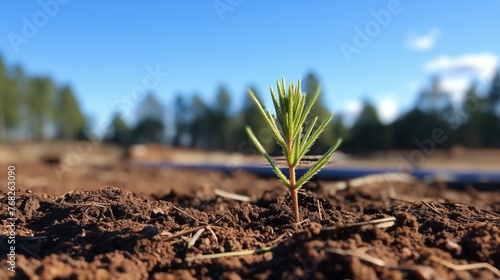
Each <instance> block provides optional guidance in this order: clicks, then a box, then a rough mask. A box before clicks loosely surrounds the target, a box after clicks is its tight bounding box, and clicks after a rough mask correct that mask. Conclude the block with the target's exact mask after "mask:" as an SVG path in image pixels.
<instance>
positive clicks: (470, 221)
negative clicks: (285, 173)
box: [0, 176, 500, 279]
mask: <svg viewBox="0 0 500 280" xmlns="http://www.w3.org/2000/svg"><path fill="white" fill-rule="evenodd" d="M243 177H244V176H243ZM229 178H231V177H229ZM244 178H246V179H249V178H253V177H244ZM238 180H239V179H237V178H234V181H233V183H237V182H238ZM269 185H270V186H272V187H273V188H274V187H275V182H274V181H270V182H269ZM326 185H327V184H323V183H321V182H319V183H311V184H309V185H308V188H309V190H307V191H304V192H302V193H301V194H300V196H299V200H300V205H301V216H302V217H304V219H305V220H304V222H303V223H302V224H301V227H300V228H299V229H295V227H294V225H293V222H294V217H293V215H292V214H291V213H292V211H291V205H290V203H289V201H290V199H288V197H283V196H282V193H283V192H282V191H273V190H272V189H271V188H269V190H270V191H269V190H267V191H266V190H262V189H259V193H257V194H254V195H253V197H256V199H253V200H251V202H246V203H243V202H237V201H233V200H228V199H223V198H221V197H217V196H215V195H209V194H208V193H209V192H210V191H206V192H205V193H203V192H198V193H195V192H191V194H189V191H186V189H185V188H184V191H183V192H179V191H178V190H171V191H170V192H169V193H166V194H155V193H152V194H150V195H144V194H141V195H140V196H139V195H135V194H133V193H132V192H130V191H127V190H124V189H121V188H115V187H108V188H103V189H100V190H94V191H82V190H79V191H72V192H69V193H66V194H64V195H61V196H51V195H46V194H39V193H33V192H30V191H20V192H18V197H17V201H16V207H17V209H18V215H17V218H18V220H17V231H16V234H17V237H16V238H17V239H16V244H17V245H16V246H17V247H16V248H17V252H16V265H17V267H16V274H15V277H14V276H13V275H12V274H9V272H8V271H7V267H6V263H7V262H6V260H5V258H3V259H2V261H1V264H0V278H1V279H6V278H8V277H11V278H15V279H75V278H77V279H249V278H252V279H253V278H256V279H269V278H270V279H332V278H335V279H440V278H443V279H496V276H495V274H494V273H493V272H492V271H490V270H488V269H485V268H481V269H471V270H463V271H457V270H453V269H450V268H448V267H446V266H444V265H442V264H440V263H439V260H445V261H448V262H452V263H454V264H467V263H482V262H484V263H488V264H489V265H491V266H493V267H496V268H497V269H498V268H499V267H500V246H499V244H500V228H499V226H500V214H499V213H498V205H497V202H498V201H499V200H500V199H499V198H500V193H499V192H498V191H493V192H489V193H481V194H480V195H479V198H478V194H477V193H475V196H476V198H471V195H470V194H469V193H467V192H458V191H453V190H448V189H441V190H437V189H430V188H429V187H424V186H414V185H398V186H393V187H395V189H396V190H397V192H398V195H401V197H402V196H403V195H406V196H405V197H406V198H407V197H409V196H410V195H411V196H412V197H414V198H415V200H414V201H413V202H412V201H404V199H401V197H399V198H397V197H389V196H388V195H387V191H386V190H385V189H387V186H382V185H380V186H378V185H374V186H366V187H365V188H358V189H352V188H351V189H347V190H343V191H338V192H336V193H335V194H334V195H333V196H328V195H325V193H328V190H326V187H325V186H326ZM228 189H229V187H228ZM235 189H236V188H235ZM181 193H182V194H181ZM0 194H1V198H0V201H1V209H0V210H1V212H0V220H2V222H3V223H4V226H3V227H2V229H3V232H0V243H1V244H6V243H7V240H6V239H7V236H8V232H7V230H6V228H7V227H6V226H7V220H6V219H7V214H6V213H7V195H6V194H5V193H0ZM417 195H418V196H420V197H425V198H426V199H425V201H422V199H418V196H417ZM450 196H451V197H453V198H461V199H462V200H461V201H467V202H469V204H462V203H457V202H453V201H451V200H449V199H446V198H447V197H450ZM481 196H486V197H488V198H489V199H480V197H481ZM438 197H441V198H439V199H438ZM429 198H434V199H429ZM443 198H444V199H443ZM455 201H460V200H455ZM475 202H477V203H475ZM391 217H393V218H394V221H393V222H391V223H389V224H386V225H385V226H381V225H379V224H369V223H363V221H374V220H376V219H382V218H389V219H391ZM358 222H361V224H359V225H356V224H354V226H353V223H358ZM265 247H272V249H271V250H270V251H269V252H266V253H263V254H249V255H245V256H239V257H224V258H216V259H207V260H191V261H190V260H186V257H188V258H189V257H193V256H198V255H201V254H216V253H223V252H237V251H243V250H253V249H257V248H265ZM8 253H9V252H8V251H7V248H6V247H5V246H2V247H0V254H1V255H2V256H6V255H7V254H8ZM436 258H437V259H438V261H436Z"/></svg>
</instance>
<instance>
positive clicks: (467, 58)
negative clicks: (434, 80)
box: [424, 53, 498, 80]
mask: <svg viewBox="0 0 500 280" xmlns="http://www.w3.org/2000/svg"><path fill="white" fill-rule="evenodd" d="M497 65H498V57H497V56H495V55H493V54H488V53H483V54H466V55H461V56H458V57H450V56H440V57H438V58H436V59H434V60H431V61H429V62H427V63H425V64H424V70H425V71H427V72H430V73H439V74H444V75H453V76H466V77H471V78H478V79H483V80H484V79H486V80H489V79H491V77H492V76H493V74H494V73H495V71H496V68H497Z"/></svg>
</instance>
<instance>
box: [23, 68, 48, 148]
mask: <svg viewBox="0 0 500 280" xmlns="http://www.w3.org/2000/svg"><path fill="white" fill-rule="evenodd" d="M54 92H55V86H54V83H53V82H52V80H51V79H50V78H46V77H35V78H32V79H30V81H29V85H28V92H27V96H26V103H27V104H26V105H27V108H28V118H29V125H30V127H31V132H32V135H33V138H34V139H35V140H38V141H41V140H44V139H45V137H46V135H45V126H46V125H47V124H48V123H49V121H50V118H51V117H52V116H53V113H54V106H53V103H52V101H53V97H54Z"/></svg>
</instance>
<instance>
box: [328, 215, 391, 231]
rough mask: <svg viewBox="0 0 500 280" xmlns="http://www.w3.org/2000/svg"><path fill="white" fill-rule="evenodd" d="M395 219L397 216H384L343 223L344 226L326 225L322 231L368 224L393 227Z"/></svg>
mask: <svg viewBox="0 0 500 280" xmlns="http://www.w3.org/2000/svg"><path fill="white" fill-rule="evenodd" d="M394 221H396V218H395V217H387V218H382V219H374V220H370V221H363V222H357V223H352V224H347V225H343V226H331V227H324V228H322V229H321V230H322V231H333V230H340V229H347V228H356V227H362V226H366V225H375V226H376V227H378V228H388V227H392V226H393V225H394Z"/></svg>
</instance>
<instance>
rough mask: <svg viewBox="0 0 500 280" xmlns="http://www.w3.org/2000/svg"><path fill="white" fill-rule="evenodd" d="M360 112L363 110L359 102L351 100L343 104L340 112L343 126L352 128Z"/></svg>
mask: <svg viewBox="0 0 500 280" xmlns="http://www.w3.org/2000/svg"><path fill="white" fill-rule="evenodd" d="M361 110H363V103H362V102H361V101H359V100H352V101H350V102H348V103H347V104H345V105H344V106H343V108H342V110H341V111H342V113H343V115H344V123H345V125H347V126H352V125H353V124H354V122H355V121H356V119H357V118H358V116H359V114H360V113H361Z"/></svg>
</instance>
